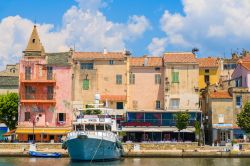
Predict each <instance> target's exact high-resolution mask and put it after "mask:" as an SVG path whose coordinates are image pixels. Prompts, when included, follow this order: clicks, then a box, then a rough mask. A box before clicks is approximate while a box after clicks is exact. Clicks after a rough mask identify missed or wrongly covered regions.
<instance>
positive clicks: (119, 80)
mask: <svg viewBox="0 0 250 166" xmlns="http://www.w3.org/2000/svg"><path fill="white" fill-rule="evenodd" d="M116 84H122V75H120V74H117V75H116Z"/></svg>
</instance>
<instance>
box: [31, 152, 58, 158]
mask: <svg viewBox="0 0 250 166" xmlns="http://www.w3.org/2000/svg"><path fill="white" fill-rule="evenodd" d="M29 155H30V156H31V157H41V158H59V157H61V154H60V153H43V152H35V151H29Z"/></svg>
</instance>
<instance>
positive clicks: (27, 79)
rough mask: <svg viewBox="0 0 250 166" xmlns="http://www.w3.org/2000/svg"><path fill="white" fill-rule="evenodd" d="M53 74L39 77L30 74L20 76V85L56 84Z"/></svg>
mask: <svg viewBox="0 0 250 166" xmlns="http://www.w3.org/2000/svg"><path fill="white" fill-rule="evenodd" d="M55 76H56V75H55V74H47V75H42V76H39V75H38V74H37V75H32V74H23V73H22V74H20V82H21V83H56V79H55V78H56V77H55Z"/></svg>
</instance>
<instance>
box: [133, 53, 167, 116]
mask: <svg viewBox="0 0 250 166" xmlns="http://www.w3.org/2000/svg"><path fill="white" fill-rule="evenodd" d="M129 66H130V68H129V69H130V70H129V100H130V101H129V103H130V105H129V110H151V111H155V110H164V93H163V88H164V82H163V79H164V67H163V62H162V58H161V57H148V56H144V57H131V58H130V60H129Z"/></svg>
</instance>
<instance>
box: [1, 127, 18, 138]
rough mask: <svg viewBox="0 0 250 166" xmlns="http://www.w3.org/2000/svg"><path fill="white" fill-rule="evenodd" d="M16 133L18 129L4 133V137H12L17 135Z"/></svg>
mask: <svg viewBox="0 0 250 166" xmlns="http://www.w3.org/2000/svg"><path fill="white" fill-rule="evenodd" d="M15 131H16V129H13V130H10V131H8V132H6V133H4V134H3V136H4V137H8V136H11V135H12V134H15Z"/></svg>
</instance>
